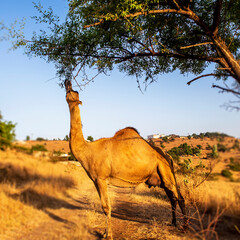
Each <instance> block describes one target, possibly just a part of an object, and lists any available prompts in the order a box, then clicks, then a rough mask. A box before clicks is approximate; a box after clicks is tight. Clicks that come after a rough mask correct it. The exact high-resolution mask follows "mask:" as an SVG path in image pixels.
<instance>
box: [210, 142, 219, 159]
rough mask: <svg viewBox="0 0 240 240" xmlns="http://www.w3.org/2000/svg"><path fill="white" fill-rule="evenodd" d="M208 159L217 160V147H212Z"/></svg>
mask: <svg viewBox="0 0 240 240" xmlns="http://www.w3.org/2000/svg"><path fill="white" fill-rule="evenodd" d="M208 157H210V158H218V148H217V145H214V146H213V147H212V152H211V153H209V154H208Z"/></svg>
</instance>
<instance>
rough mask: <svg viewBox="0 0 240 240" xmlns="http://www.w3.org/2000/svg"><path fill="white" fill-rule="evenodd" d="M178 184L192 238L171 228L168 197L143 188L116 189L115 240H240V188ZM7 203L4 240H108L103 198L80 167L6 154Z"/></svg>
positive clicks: (2, 196)
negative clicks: (104, 239)
mask: <svg viewBox="0 0 240 240" xmlns="http://www.w3.org/2000/svg"><path fill="white" fill-rule="evenodd" d="M177 178H178V182H179V183H180V185H181V189H182V193H183V195H184V196H185V199H186V204H187V208H188V211H189V216H190V217H192V218H191V219H190V230H189V231H188V232H186V233H183V232H182V230H181V228H175V227H173V226H171V225H170V223H171V207H170V204H169V201H168V199H167V198H166V195H165V193H164V191H163V190H162V189H158V188H151V189H149V188H147V187H146V186H145V185H144V184H141V185H139V186H138V187H137V188H136V189H118V188H112V187H111V188H110V195H111V202H112V210H113V211H112V216H113V217H112V221H113V236H114V238H115V239H129V240H130V239H132V240H135V239H167V240H170V239H199V238H200V239H217V236H218V237H219V239H239V237H240V232H238V229H240V204H239V203H240V192H239V187H240V183H232V182H226V181H205V182H204V183H203V184H201V185H200V186H199V187H197V188H193V185H194V184H193V183H194V182H195V181H196V179H195V178H192V179H188V180H189V181H188V183H187V184H184V178H185V176H182V175H178V176H177ZM0 203H1V204H0V211H1V214H0V226H1V228H0V239H1V240H8V239H17V240H18V239H19V240H20V239H25V240H30V239H31V240H39V239H41V240H45V239H46V240H49V239H50V240H57V239H63V240H65V239H66V240H70V239H101V237H102V233H103V232H104V227H105V217H104V215H103V213H102V210H101V205H100V201H99V198H98V195H97V192H96V190H95V188H94V185H93V184H92V182H91V181H90V180H89V179H88V176H87V175H86V173H85V172H84V170H83V169H82V168H81V167H80V166H79V164H77V163H75V162H56V163H52V162H50V161H48V160H47V159H46V158H35V157H33V156H30V155H26V154H24V153H19V152H14V151H6V152H1V151H0ZM222 210H224V213H223V216H221V218H220V219H217V217H218V215H220V213H221V211H222ZM178 216H179V218H180V219H179V222H180V223H181V214H180V213H179V214H178ZM215 218H216V219H217V220H218V223H217V224H216V226H215V225H214V224H215V222H214V221H215V220H214V219H215ZM212 222H213V223H212ZM216 233H217V235H216Z"/></svg>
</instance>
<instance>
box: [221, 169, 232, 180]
mask: <svg viewBox="0 0 240 240" xmlns="http://www.w3.org/2000/svg"><path fill="white" fill-rule="evenodd" d="M221 175H222V176H223V177H226V178H229V179H231V178H232V173H231V172H230V171H229V170H228V169H224V170H222V172H221Z"/></svg>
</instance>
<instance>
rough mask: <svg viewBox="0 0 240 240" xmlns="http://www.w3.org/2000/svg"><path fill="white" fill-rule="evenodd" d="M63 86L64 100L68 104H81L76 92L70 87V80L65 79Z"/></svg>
mask: <svg viewBox="0 0 240 240" xmlns="http://www.w3.org/2000/svg"><path fill="white" fill-rule="evenodd" d="M65 88H66V92H67V93H66V100H67V102H68V104H70V103H76V104H82V102H81V101H80V100H79V95H78V92H77V91H74V90H73V89H72V84H71V82H70V81H65Z"/></svg>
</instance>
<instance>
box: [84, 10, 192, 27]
mask: <svg viewBox="0 0 240 240" xmlns="http://www.w3.org/2000/svg"><path fill="white" fill-rule="evenodd" d="M160 13H174V14H181V15H184V16H189V15H191V13H190V12H189V11H185V10H182V9H180V10H176V9H158V10H150V11H142V12H136V13H132V14H127V15H126V16H124V17H115V18H114V19H111V21H112V22H116V21H117V20H118V19H124V18H130V17H138V16H141V15H146V14H160ZM103 22H104V19H100V20H99V22H96V23H92V24H89V25H85V26H84V27H83V28H89V27H95V26H98V25H101V24H102V23H103Z"/></svg>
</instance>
